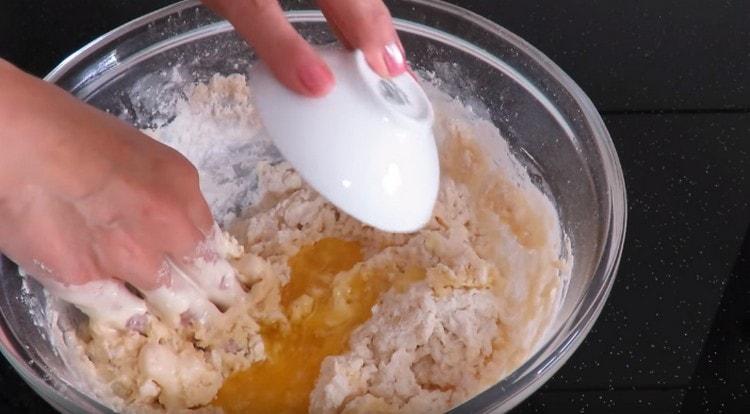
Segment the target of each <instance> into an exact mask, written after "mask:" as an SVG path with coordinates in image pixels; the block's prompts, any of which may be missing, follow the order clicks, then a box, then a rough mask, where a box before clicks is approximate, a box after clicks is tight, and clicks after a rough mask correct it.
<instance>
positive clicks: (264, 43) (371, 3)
mask: <svg viewBox="0 0 750 414" xmlns="http://www.w3.org/2000/svg"><path fill="white" fill-rule="evenodd" d="M204 3H206V5H208V6H209V7H211V8H213V9H214V10H215V11H216V12H218V13H219V14H221V15H222V16H224V17H226V18H227V20H229V21H230V22H231V23H232V24H233V25H234V27H235V28H236V29H237V31H238V32H239V33H240V34H241V35H242V36H243V37H244V38H245V39H246V40H247V41H248V42H249V43H250V44H252V45H253V47H254V48H255V50H256V51H257V53H258V55H259V56H260V58H261V59H263V61H264V62H265V63H266V64H267V65H268V66H269V67H270V68H271V71H272V72H273V73H274V75H275V76H276V77H277V78H278V79H279V80H280V81H281V82H282V83H283V84H285V85H286V86H287V87H288V88H290V89H291V90H293V91H295V92H297V93H300V94H303V95H307V96H322V95H325V94H326V93H327V92H328V91H329V90H330V89H331V87H332V86H333V84H334V79H333V74H332V73H331V71H330V69H329V68H328V67H327V66H326V64H325V62H323V60H322V59H321V58H320V57H319V56H318V55H317V54H316V53H315V50H314V49H313V48H312V47H311V46H310V45H309V44H307V42H306V41H305V40H304V39H303V38H302V36H300V35H299V34H298V33H297V32H296V31H295V30H294V28H293V27H292V25H291V24H290V23H289V22H288V21H287V20H286V17H285V16H284V13H283V11H282V9H281V7H280V6H279V3H278V1H277V0H204ZM318 4H319V6H320V8H321V10H322V11H323V14H324V15H325V17H326V19H327V20H328V23H329V24H330V26H331V28H332V30H333V31H334V33H336V35H337V36H338V38H339V39H340V40H341V42H342V43H343V44H344V45H345V46H347V47H349V48H352V49H361V50H362V51H363V52H364V54H365V57H366V58H367V62H368V63H369V64H370V67H372V69H373V70H374V71H375V72H377V73H378V74H380V75H381V76H384V77H390V76H396V75H400V74H401V73H403V72H404V71H406V61H405V59H404V50H403V47H402V46H401V41H400V40H399V39H398V36H397V35H396V30H395V29H394V27H393V21H392V20H391V15H390V13H389V12H388V9H387V8H386V7H385V5H384V4H383V2H382V0H318Z"/></svg>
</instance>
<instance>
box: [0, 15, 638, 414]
mask: <svg viewBox="0 0 750 414" xmlns="http://www.w3.org/2000/svg"><path fill="white" fill-rule="evenodd" d="M387 3H388V5H389V7H390V10H391V12H392V14H393V16H394V18H395V23H396V27H397V29H398V32H399V34H400V36H401V38H402V40H403V43H404V46H405V47H406V49H407V50H408V51H409V59H410V61H411V62H412V64H413V66H415V67H416V68H418V69H421V70H427V71H433V72H435V73H436V75H437V76H438V77H441V78H443V81H444V82H443V84H442V87H441V88H442V89H443V90H444V91H445V92H447V93H449V94H451V95H453V96H456V97H459V98H461V99H463V100H464V101H465V102H467V103H469V104H471V105H472V106H474V107H475V108H476V109H477V111H478V112H480V115H481V116H483V117H485V118H487V119H489V120H491V121H492V122H493V123H494V124H495V125H496V126H497V127H498V128H499V129H500V132H501V134H502V135H503V136H504V137H505V138H506V139H507V140H508V142H509V144H510V146H511V149H512V151H513V152H514V153H515V155H516V157H517V158H519V159H520V160H521V161H522V163H524V164H525V166H526V167H527V169H528V171H529V173H530V175H531V176H532V179H533V180H534V182H535V183H536V184H537V185H539V186H540V187H541V188H542V189H543V191H544V192H545V193H547V194H548V195H549V196H550V197H551V198H552V199H553V200H554V201H555V203H556V205H557V208H558V212H559V215H560V218H561V222H562V226H563V229H564V231H565V233H566V234H567V236H568V237H569V239H570V246H571V248H572V251H573V254H574V256H575V263H574V266H573V269H572V275H571V279H570V281H569V283H568V285H567V293H566V295H565V297H564V300H563V303H562V307H561V309H560V311H559V313H558V315H557V319H556V320H555V321H554V323H553V326H552V327H551V331H550V333H549V335H548V337H547V339H546V341H545V342H544V343H543V344H541V346H540V347H539V349H538V351H537V352H536V353H535V354H534V355H532V356H531V357H530V358H529V359H528V360H527V361H526V362H525V363H524V364H523V365H522V366H520V367H519V368H518V369H516V370H515V371H514V372H513V373H512V374H511V375H509V376H507V377H506V378H504V379H502V380H501V381H499V382H498V383H497V384H495V385H493V386H492V387H490V388H488V389H487V390H485V391H484V392H482V393H481V394H479V395H477V396H475V397H474V398H472V399H471V400H469V401H467V402H466V403H464V404H462V405H461V406H459V407H457V408H455V409H454V411H455V412H470V413H478V412H502V411H507V410H509V409H510V408H512V407H513V406H515V405H516V404H518V403H519V402H520V401H521V400H523V399H524V398H526V397H527V396H529V395H530V394H531V393H532V392H534V391H535V390H536V389H537V388H539V387H540V386H541V385H542V384H543V383H544V382H545V381H546V380H547V379H549V378H550V377H551V376H552V374H553V373H555V371H557V370H558V369H559V368H560V366H562V364H563V363H564V362H565V361H566V360H567V359H568V358H569V357H570V355H571V354H572V353H573V352H574V351H575V349H576V348H577V347H578V345H579V344H580V343H581V341H583V338H584V337H585V336H586V334H587V333H588V332H589V330H590V329H591V326H592V325H593V323H594V321H595V320H596V318H597V316H598V315H599V313H600V311H601V309H602V306H603V305H604V302H605V299H606V298H607V295H608V294H609V290H610V288H611V287H612V283H613V281H614V277H615V273H616V270H617V265H618V263H619V259H620V254H621V252H622V246H623V240H624V235H625V222H626V217H625V216H626V201H625V187H624V181H623V176H622V170H621V168H620V163H619V160H618V158H617V154H616V153H615V149H614V146H613V144H612V141H611V139H610V137H609V134H608V133H607V130H606V128H605V126H604V123H603V122H602V119H601V118H600V116H599V114H598V113H597V111H596V109H595V108H594V106H593V105H592V103H591V101H590V100H589V99H588V98H587V97H586V95H585V94H584V93H583V92H582V91H581V89H580V88H579V87H578V86H577V85H576V84H575V83H574V82H573V81H572V80H571V79H570V78H569V77H568V76H567V75H566V74H565V73H563V72H562V70H560V68H558V67H557V66H556V65H555V64H554V63H552V62H551V61H550V60H549V59H548V58H547V57H545V56H544V55H543V54H542V53H540V52H539V51H538V50H536V49H535V48H533V47H532V46H531V45H529V44H528V43H526V42H525V41H524V40H522V39H520V38H519V37H517V36H515V35H514V34H512V33H510V32H509V31H507V30H505V29H503V28H502V27H500V26H498V25H496V24H494V23H492V22H490V21H488V20H486V19H484V18H482V17H480V16H478V15H476V14H473V13H471V12H469V11H467V10H464V9H461V8H459V7H456V6H453V5H450V4H447V3H443V2H439V1H435V0H404V1H392V2H387ZM282 4H283V5H284V6H285V9H286V10H287V11H288V17H289V19H290V21H291V22H292V23H293V24H294V26H295V27H296V28H297V30H299V31H300V32H301V33H303V35H304V36H305V37H307V38H308V39H309V40H310V41H311V42H313V43H328V42H331V41H332V40H333V36H332V34H331V33H330V32H329V31H328V29H327V26H326V25H325V23H324V19H323V17H322V15H321V14H320V13H319V12H317V11H314V10H312V9H313V7H312V4H310V2H308V1H300V0H288V1H282ZM254 60H255V57H254V54H253V52H252V50H251V49H250V48H249V47H248V46H247V44H245V42H243V41H242V40H240V39H239V37H238V36H237V35H236V34H235V32H234V30H233V29H232V27H231V26H230V25H229V24H228V23H226V22H225V21H223V20H221V19H219V18H218V17H217V16H215V15H214V14H213V13H211V12H210V11H209V10H208V9H206V8H205V7H203V6H201V5H200V4H199V3H198V2H197V1H184V2H180V3H176V4H174V5H171V6H168V7H166V8H164V9H161V10H158V11H156V12H154V13H151V14H148V15H146V16H143V17H141V18H139V19H137V20H134V21H132V22H130V23H128V24H125V25H123V26H121V27H119V28H117V29H115V30H113V31H111V32H109V33H107V34H105V35H104V36H102V37H100V38H98V39H96V40H94V41H93V42H91V43H90V44H88V45H87V46H85V47H84V48H83V49H81V50H80V51H78V52H76V53H75V54H73V55H72V56H70V57H69V58H67V59H66V60H65V61H63V62H62V63H61V64H60V65H59V66H58V67H57V68H55V69H54V70H53V71H52V72H51V73H50V74H49V75H48V76H47V77H46V79H47V80H48V81H50V82H53V83H56V84H57V85H59V86H61V87H62V88H65V89H67V90H68V91H70V92H71V93H73V94H74V95H76V96H77V97H79V98H80V99H82V100H84V101H87V102H89V103H90V104H92V105H94V106H96V107H99V108H101V109H104V110H107V111H109V112H112V113H115V114H116V115H118V116H120V117H121V118H123V119H125V120H126V121H128V122H131V123H133V124H135V125H137V126H139V127H146V126H155V124H159V123H163V122H165V116H167V114H164V113H162V112H160V109H159V108H156V107H150V106H149V105H148V103H145V102H133V101H131V100H130V99H129V95H128V93H127V91H129V90H131V89H132V88H133V87H134V86H135V85H136V84H138V85H139V87H141V88H142V87H144V85H145V87H154V88H159V89H158V90H159V93H162V94H163V95H164V99H173V98H174V97H175V96H176V95H175V94H177V93H179V90H181V88H180V87H179V86H181V85H175V84H174V83H170V82H169V80H170V78H171V72H170V68H173V67H178V66H179V67H180V68H183V69H184V68H188V69H189V71H188V72H187V73H189V75H190V76H189V77H187V78H188V79H187V80H188V81H189V80H192V81H197V80H207V79H208V78H209V77H210V76H211V75H212V74H214V73H216V72H219V73H223V74H230V73H236V72H244V71H246V69H247V68H248V67H249V65H251V64H252V62H253V61H254ZM479 108H483V109H479ZM166 120H168V119H166ZM0 259H1V260H2V262H1V263H0V283H1V284H2V286H0V325H1V326H0V342H1V344H0V350H1V351H2V353H3V354H4V355H5V357H6V358H7V359H8V360H9V361H10V363H11V364H12V365H13V366H14V367H15V369H16V370H17V371H18V373H19V374H20V375H21V376H22V377H23V379H24V380H25V381H26V382H28V383H29V385H31V387H32V388H34V390H36V392H37V393H39V395H41V396H42V397H43V398H44V399H45V400H47V401H48V402H49V403H50V404H51V405H52V406H53V407H55V408H56V409H58V410H60V411H62V412H70V413H74V412H90V413H96V412H110V410H109V409H107V408H106V407H105V406H103V405H102V404H101V403H99V402H97V401H96V398H95V397H94V396H93V395H91V394H90V393H88V392H87V391H85V390H84V389H83V388H84V387H81V386H80V384H81V381H80V378H78V377H77V374H76V373H75V372H72V371H71V370H69V369H68V368H67V367H66V365H65V363H64V362H63V360H62V359H61V357H60V356H59V355H58V354H57V353H56V352H55V349H54V347H53V346H52V345H51V344H50V338H49V333H48V324H49V322H48V321H49V320H51V319H52V318H50V317H49V315H46V314H45V298H44V295H43V292H42V290H41V288H40V287H39V286H38V285H36V284H35V283H33V282H31V281H24V280H22V278H20V277H19V276H18V270H17V268H16V266H15V265H14V264H13V263H11V262H10V261H9V260H7V259H6V258H0Z"/></svg>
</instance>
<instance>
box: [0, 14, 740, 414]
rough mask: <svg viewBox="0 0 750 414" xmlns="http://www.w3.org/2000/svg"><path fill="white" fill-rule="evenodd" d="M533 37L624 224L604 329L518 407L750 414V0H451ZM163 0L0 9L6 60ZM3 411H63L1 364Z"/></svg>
mask: <svg viewBox="0 0 750 414" xmlns="http://www.w3.org/2000/svg"><path fill="white" fill-rule="evenodd" d="M453 2H454V3H456V4H458V5H461V6H463V7H466V8H468V9H470V10H473V11H474V12H476V13H479V14H481V15H483V16H485V17H488V18H490V19H492V20H494V21H496V22H498V23H499V24H501V25H503V26H505V27H506V28H508V29H510V30H511V31H513V32H515V33H516V34H518V35H520V36H521V37H523V38H525V39H526V40H528V41H529V42H530V43H532V44H533V45H535V46H536V47H537V48H538V49H540V50H541V51H542V52H543V53H545V54H546V55H547V56H549V57H550V58H551V59H552V60H553V61H555V62H556V63H557V64H558V65H559V66H561V67H562V68H563V70H565V71H566V72H567V73H568V74H569V75H570V76H571V77H572V78H573V79H574V80H575V81H576V82H577V83H578V84H579V85H580V86H581V87H582V89H583V90H584V91H585V92H586V93H587V94H588V95H589V96H590V97H591V99H592V100H593V102H594V104H595V105H596V106H597V108H598V109H599V110H600V111H601V113H602V116H603V118H604V121H605V123H606V125H607V127H608V128H609V131H610V133H611V135H612V139H613V141H614V143H615V146H616V148H617V151H618V154H619V156H620V160H621V162H622V166H623V170H624V174H625V181H626V185H627V191H628V202H629V206H628V207H629V208H628V227H627V238H626V242H625V249H624V252H623V258H622V263H621V266H620V271H619V273H618V276H617V280H616V282H615V285H614V288H613V290H612V293H611V295H610V297H609V300H608V301H607V304H606V306H605V308H604V310H603V312H602V314H601V316H600V317H599V320H598V321H597V323H596V325H595V326H594V328H593V330H592V331H591V333H590V334H589V335H588V337H587V338H586V340H585V341H584V343H583V344H582V345H581V347H580V348H579V349H578V350H577V351H576V353H575V354H574V355H573V356H572V357H571V359H570V360H569V361H568V362H567V363H566V365H565V366H564V367H563V368H562V369H561V370H560V371H559V372H558V373H557V374H556V375H555V376H554V377H553V378H552V379H551V380H550V381H549V382H548V383H547V384H546V385H544V386H543V387H542V388H541V389H540V390H539V391H538V392H536V393H535V394H534V395H532V396H531V397H530V398H529V399H528V400H526V401H525V402H524V403H522V404H521V405H520V406H519V407H517V408H516V409H515V410H514V413H544V412H555V413H568V412H570V413H583V412H591V413H603V412H607V413H620V412H622V413H632V412H636V411H637V412H639V413H642V414H646V413H672V412H685V413H692V412H707V413H719V412H729V413H733V412H750V391H749V390H748V387H750V385H749V383H750V234H748V228H749V225H750V2H747V1H739V0H738V1H731V0H725V1H714V2H707V1H683V2H677V1H665V0H633V1H628V2H613V1H610V2H605V1H595V0H566V1H560V0H537V1H519V0H508V1H503V2H498V1H490V0H454V1H453ZM168 3H170V2H169V1H165V0H158V1H156V0H150V1H146V0H108V1H102V0H71V1H67V2H60V1H54V0H27V1H16V2H12V1H4V2H2V3H0V39H2V42H0V57H3V58H6V59H8V60H10V61H12V62H14V63H16V64H17V65H19V66H20V67H22V68H24V69H26V70H28V71H30V72H32V73H34V74H36V75H40V76H41V75H44V74H45V73H47V72H48V71H49V70H51V69H52V68H53V67H54V66H55V65H56V64H57V63H58V62H59V61H60V60H62V59H63V58H64V57H65V56H67V55H68V54H70V53H72V52H73V51H75V50H76V49H78V48H79V47H81V46H83V45H84V44H85V43H86V42H88V41H90V40H92V39H93V38H95V37H96V36H98V35H100V34H102V33H104V32H106V31H108V30H110V29H112V28H114V27H116V26H117V25H119V24H122V23H124V22H126V21H128V20H130V19H132V18H135V17H137V16H139V15H142V14H144V13H146V12H148V11H151V10H154V9H156V8H159V7H161V6H163V5H166V4H168ZM0 406H2V407H5V408H6V409H8V410H13V411H15V412H45V411H51V409H50V408H49V407H48V406H47V405H46V403H44V401H42V400H41V399H40V398H39V397H37V396H36V395H35V394H34V393H33V391H31V390H30V389H29V388H28V387H27V386H26V385H25V384H24V383H23V381H22V380H21V379H20V378H19V377H18V376H17V375H16V374H15V372H14V371H13V369H12V368H11V367H10V366H9V365H8V363H7V362H6V361H5V360H2V361H1V362H0Z"/></svg>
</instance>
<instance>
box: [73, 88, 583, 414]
mask: <svg viewBox="0 0 750 414" xmlns="http://www.w3.org/2000/svg"><path fill="white" fill-rule="evenodd" d="M193 91H194V93H193V94H192V95H191V93H188V94H187V96H188V98H187V100H186V101H185V102H183V103H182V105H183V106H184V107H185V108H188V109H190V110H187V109H186V110H184V111H181V112H180V111H178V113H177V118H176V119H175V121H174V122H173V124H176V125H185V124H186V120H185V119H181V117H187V116H196V115H195V107H191V106H190V105H191V102H192V101H191V100H195V102H196V105H197V104H200V105H201V108H205V107H206V105H207V104H206V99H207V98H206V96H209V97H210V96H213V95H211V94H210V93H208V94H207V92H212V91H214V92H215V93H216V96H214V98H215V100H216V102H215V103H216V104H219V103H220V104H221V105H224V106H227V107H229V110H226V111H213V112H212V113H211V114H208V115H206V114H202V115H201V116H210V117H212V119H213V121H214V122H217V123H218V124H221V122H224V121H226V122H230V120H226V119H223V118H222V116H224V115H225V114H226V113H230V114H231V116H232V119H233V120H234V119H239V121H238V122H241V123H243V124H247V125H249V124H252V122H248V121H247V119H244V118H243V112H242V111H243V110H245V111H247V114H246V116H247V117H250V116H254V115H253V111H252V107H251V106H250V104H249V103H248V99H247V96H248V95H249V93H250V91H249V89H248V87H247V86H246V84H245V80H244V77H242V76H239V75H233V76H231V77H220V76H216V77H214V78H213V79H212V80H211V81H210V82H209V83H208V84H207V85H201V86H199V87H197V88H195V89H193ZM195 91H197V92H195ZM227 91H228V92H227ZM430 95H431V97H432V99H433V102H434V105H435V109H436V115H437V119H436V126H435V131H436V138H437V141H438V145H439V151H440V154H441V168H442V176H441V188H440V194H439V199H438V202H437V205H436V207H435V210H434V217H433V218H432V220H431V221H430V222H429V223H428V225H427V226H426V227H425V228H424V229H422V230H420V231H419V232H416V233H413V234H406V235H405V234H388V233H384V232H380V231H377V230H375V229H372V228H370V227H366V226H363V225H362V224H361V223H359V222H358V221H356V220H354V219H353V218H351V217H349V216H347V215H346V214H344V213H342V212H340V211H338V210H337V209H336V208H335V207H334V206H332V205H331V204H330V203H328V202H327V201H326V200H325V199H323V198H322V197H321V196H320V195H318V194H317V193H316V192H315V191H313V190H312V189H311V188H310V187H308V186H307V185H306V184H305V183H304V182H303V181H302V179H301V178H300V176H299V175H298V174H297V173H296V172H295V171H294V170H293V169H292V168H291V167H290V166H289V165H288V164H287V163H285V162H275V161H261V162H259V163H257V164H256V166H255V174H254V176H255V177H257V197H256V198H255V199H254V200H255V201H254V203H253V204H252V205H250V206H248V209H247V210H246V211H245V213H244V214H242V215H241V217H240V218H238V219H235V220H234V222H233V223H232V224H231V225H230V226H227V229H228V232H227V233H223V234H222V235H221V237H222V242H223V243H225V245H226V246H228V247H227V248H224V249H223V254H224V255H225V256H226V258H227V259H229V260H230V262H231V263H232V264H233V266H234V267H235V269H236V271H237V272H238V278H239V279H240V281H241V282H242V283H243V285H244V286H246V287H247V288H248V291H247V294H246V295H245V297H244V298H242V300H241V301H239V302H238V303H236V304H235V305H233V306H231V307H230V308H229V309H227V310H226V311H225V312H224V313H222V314H221V315H219V316H218V318H217V319H216V320H215V322H214V323H212V324H209V325H205V326H195V325H186V326H181V327H179V328H173V327H172V325H170V324H166V323H164V322H162V321H161V320H159V318H157V317H155V316H153V314H150V315H149V317H148V321H147V323H146V324H145V327H144V328H143V329H142V332H137V331H132V330H131V331H122V330H114V329H111V328H109V327H106V326H98V325H97V324H96V323H94V322H93V321H91V322H90V323H87V324H83V325H82V326H79V327H78V331H77V334H76V336H75V337H76V341H77V346H80V347H82V350H83V354H84V355H85V359H86V360H85V361H82V362H81V364H88V366H90V367H93V371H94V372H95V373H96V375H97V377H98V380H99V381H101V382H103V383H105V384H106V385H107V387H108V388H109V389H110V390H111V391H112V394H113V396H114V397H112V398H113V399H112V400H111V401H110V403H111V404H112V405H113V406H115V407H117V408H118V409H123V410H126V411H131V412H139V413H141V412H149V411H156V412H159V411H165V410H166V411H174V412H176V411H180V410H184V409H195V410H204V411H213V410H217V407H216V406H212V402H214V400H215V398H216V395H217V393H218V392H219V391H220V389H221V387H222V384H223V383H224V382H225V380H226V379H227V378H229V377H230V376H232V375H233V374H234V375H237V373H239V372H242V371H244V370H247V369H248V368H249V367H252V366H253V365H254V364H259V363H263V361H265V360H266V358H268V355H269V352H268V351H269V350H268V349H266V345H267V343H270V342H267V341H270V339H268V338H265V341H264V332H267V331H264V329H266V328H264V327H268V326H276V327H288V326H293V325H294V321H295V320H304V317H305V315H308V314H309V313H310V312H311V309H312V306H313V305H314V301H315V299H314V298H311V297H309V296H307V297H302V296H300V298H301V299H299V300H298V301H295V302H294V304H293V305H289V306H286V307H285V306H284V305H283V303H282V300H283V299H282V295H283V294H284V293H283V292H284V288H285V286H287V285H288V284H289V283H290V277H291V270H290V265H289V263H290V259H292V258H293V257H295V255H296V254H298V253H299V252H300V250H301V249H303V248H305V246H311V245H314V244H315V243H316V242H319V241H321V240H324V239H333V240H343V241H347V242H353V243H356V244H357V245H358V246H359V247H360V248H361V260H359V261H358V262H357V263H356V264H354V266H353V267H351V268H350V269H347V270H344V271H341V272H338V273H337V274H336V275H335V279H334V282H333V283H334V284H335V283H339V282H338V281H341V280H343V281H347V280H349V281H350V280H351V278H353V277H356V276H357V275H363V274H373V275H374V274H377V275H378V276H377V277H378V278H379V279H378V280H379V281H380V282H379V283H384V285H383V286H385V288H384V289H383V293H382V294H379V295H378V296H377V298H376V300H375V302H374V303H375V305H374V306H373V307H372V309H371V316H369V317H368V318H367V319H365V320H364V322H363V323H361V324H358V325H357V326H355V329H353V331H352V332H351V335H350V336H349V337H348V340H347V341H346V343H345V344H344V347H343V350H342V352H340V353H339V354H335V355H330V356H327V357H326V358H325V359H323V361H322V364H321V366H320V369H319V373H318V375H317V380H316V381H315V384H314V388H313V389H312V390H311V393H310V394H309V410H310V411H311V412H315V413H337V412H345V413H350V412H352V413H353V412H368V413H375V412H403V413H419V412H424V413H428V412H430V413H431V412H438V411H440V410H447V409H449V408H451V407H453V406H455V405H457V404H460V403H461V402H463V401H465V400H467V399H468V398H471V397H472V396H473V395H475V394H477V393H478V392H480V391H482V390H483V389H485V388H486V387H488V386H490V385H492V384H494V383H495V382H497V381H498V380H500V379H501V378H502V377H504V376H505V375H507V374H509V373H510V372H512V371H513V370H514V369H515V368H516V367H518V366H519V365H520V364H521V363H523V361H524V360H525V359H526V358H528V357H529V356H530V354H531V353H532V352H533V351H534V350H535V349H536V347H537V346H538V345H539V344H540V341H541V340H542V339H543V338H544V335H545V333H546V331H547V329H548V327H549V325H550V323H551V321H552V320H553V319H554V316H555V313H556V311H557V309H558V306H559V304H560V299H561V295H562V287H563V284H564V282H565V280H566V278H567V277H568V276H569V274H568V273H569V270H570V265H571V262H570V260H571V259H569V258H565V257H561V251H562V249H561V247H562V245H563V243H564V236H563V234H562V233H561V230H560V223H559V218H558V216H557V213H556V211H555V209H554V206H553V204H552V203H551V202H550V200H549V199H548V198H547V197H546V196H545V195H544V194H542V192H541V191H540V190H539V189H538V188H536V187H535V186H534V185H533V184H532V183H531V181H530V179H529V177H528V175H527V173H526V172H525V170H524V169H523V168H522V167H521V166H520V164H519V163H518V162H517V161H516V160H515V159H514V158H513V157H512V155H511V154H510V151H509V150H508V148H507V144H506V143H505V141H503V140H502V139H501V138H500V137H499V134H498V132H497V130H496V129H495V128H494V127H493V126H492V125H491V124H489V123H487V122H484V121H480V120H478V119H476V118H475V117H473V115H472V114H471V113H470V112H468V110H466V109H465V108H463V107H462V106H461V105H460V104H459V103H457V102H454V101H452V100H450V99H448V98H447V97H446V96H444V95H442V94H440V93H439V92H436V91H434V90H431V92H430ZM233 105H234V106H233ZM168 128H170V126H169V125H167V126H166V127H164V129H163V130H156V131H152V135H153V136H155V137H156V138H157V139H159V138H160V136H161V135H162V134H163V135H165V136H172V137H174V136H176V135H179V134H180V133H183V134H190V133H191V131H189V130H188V129H184V130H183V131H182V132H180V131H179V130H174V129H171V130H169V129H168ZM204 130H205V127H204ZM184 141H191V142H194V141H195V140H194V139H185V140H184ZM167 143H169V142H167ZM487 154H492V155H493V157H492V158H489V157H488V156H487ZM198 167H199V170H201V172H202V173H203V169H202V168H201V167H202V166H201V165H198ZM412 269H418V270H414V271H412ZM410 272H411V273H410ZM412 273H414V274H418V275H417V276H414V275H412V276H413V277H412V276H409V275H410V274H412ZM342 283H343V282H342ZM347 283H349V282H347ZM303 296H305V295H303ZM315 306H317V305H315ZM278 329H282V328H278ZM283 329H292V328H283Z"/></svg>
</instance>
